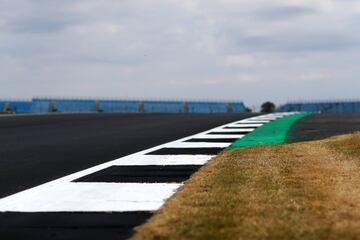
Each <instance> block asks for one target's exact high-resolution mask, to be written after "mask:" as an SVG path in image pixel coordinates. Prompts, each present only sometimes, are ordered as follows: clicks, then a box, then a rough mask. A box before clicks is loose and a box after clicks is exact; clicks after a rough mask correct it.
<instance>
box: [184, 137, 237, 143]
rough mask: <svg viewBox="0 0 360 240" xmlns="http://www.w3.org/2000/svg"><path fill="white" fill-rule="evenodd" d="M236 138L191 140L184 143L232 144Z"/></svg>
mask: <svg viewBox="0 0 360 240" xmlns="http://www.w3.org/2000/svg"><path fill="white" fill-rule="evenodd" d="M236 140H238V138H191V139H189V140H186V141H184V142H216V143H232V142H234V141H236Z"/></svg>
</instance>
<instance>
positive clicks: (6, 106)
mask: <svg viewBox="0 0 360 240" xmlns="http://www.w3.org/2000/svg"><path fill="white" fill-rule="evenodd" d="M9 110H10V109H9V102H4V106H3V109H2V112H3V113H8V112H9Z"/></svg>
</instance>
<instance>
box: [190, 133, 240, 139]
mask: <svg viewBox="0 0 360 240" xmlns="http://www.w3.org/2000/svg"><path fill="white" fill-rule="evenodd" d="M244 136H245V135H244V134H224V135H221V134H202V135H196V136H194V137H192V138H196V139H204V138H205V139H206V138H209V139H221V138H242V137H244Z"/></svg>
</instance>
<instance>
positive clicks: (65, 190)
mask: <svg viewBox="0 0 360 240" xmlns="http://www.w3.org/2000/svg"><path fill="white" fill-rule="evenodd" d="M180 186H181V184H174V183H166V184H163V183H151V184H145V183H72V182H71V183H62V184H59V185H57V186H56V188H55V187H54V188H39V189H36V190H33V191H25V192H22V193H20V194H17V195H15V196H13V197H12V198H8V199H5V200H3V201H2V202H1V204H0V211H13V212H108V211H112V212H125V211H154V210H157V209H159V208H160V207H161V206H162V205H163V203H164V201H165V200H166V199H168V198H169V197H170V196H171V195H173V194H174V192H175V191H176V190H177V189H178V188H179V187H180Z"/></svg>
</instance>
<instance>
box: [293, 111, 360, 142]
mask: <svg viewBox="0 0 360 240" xmlns="http://www.w3.org/2000/svg"><path fill="white" fill-rule="evenodd" d="M355 131H360V113H322V114H313V115H310V116H308V117H305V118H303V119H301V120H299V121H297V122H296V123H295V124H294V125H293V126H292V128H291V129H290V131H289V133H288V136H287V142H299V141H310V140H318V139H324V138H327V137H331V136H335V135H340V134H347V133H352V132H355Z"/></svg>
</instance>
